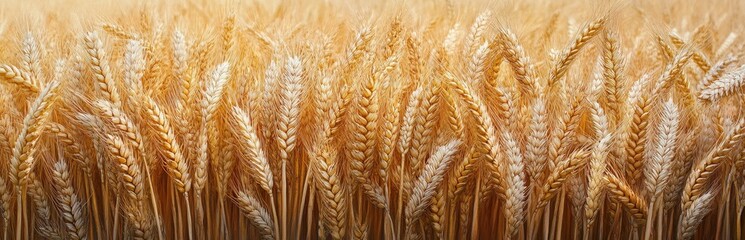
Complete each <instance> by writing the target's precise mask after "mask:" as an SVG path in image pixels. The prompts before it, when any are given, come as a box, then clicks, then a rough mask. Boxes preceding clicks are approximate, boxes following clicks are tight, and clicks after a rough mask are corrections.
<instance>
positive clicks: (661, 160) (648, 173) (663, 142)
mask: <svg viewBox="0 0 745 240" xmlns="http://www.w3.org/2000/svg"><path fill="white" fill-rule="evenodd" d="M677 136H678V107H677V106H676V105H675V103H674V102H673V100H672V99H670V100H668V101H667V102H665V104H664V105H663V106H662V116H661V119H660V121H659V124H658V125H657V138H656V140H655V143H654V148H653V149H652V151H651V154H652V156H651V157H649V160H648V161H647V163H648V164H647V165H646V166H645V168H644V180H645V182H644V184H645V186H646V188H647V189H646V190H647V192H648V193H650V194H651V196H652V198H651V199H652V201H656V200H657V198H658V197H660V195H661V194H662V192H663V191H664V190H665V187H666V186H667V185H668V184H667V183H668V179H669V176H670V164H671V162H672V160H673V156H674V155H675V149H676V148H675V144H676V142H677V138H678V137H677Z"/></svg>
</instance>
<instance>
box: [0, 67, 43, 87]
mask: <svg viewBox="0 0 745 240" xmlns="http://www.w3.org/2000/svg"><path fill="white" fill-rule="evenodd" d="M0 76H2V78H3V79H4V80H5V81H6V82H7V83H10V84H12V85H16V86H18V87H20V88H21V89H24V90H25V91H27V92H29V93H38V92H39V86H38V85H36V84H35V83H34V82H33V80H32V79H33V78H32V77H31V75H29V73H26V72H24V71H22V70H20V69H18V68H17V67H15V66H13V65H7V64H3V65H0Z"/></svg>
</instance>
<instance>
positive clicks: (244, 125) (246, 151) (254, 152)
mask: <svg viewBox="0 0 745 240" xmlns="http://www.w3.org/2000/svg"><path fill="white" fill-rule="evenodd" d="M233 118H234V121H235V125H234V126H236V128H235V132H236V135H237V138H236V140H237V142H238V146H239V152H241V154H243V157H244V158H246V159H247V160H248V163H249V166H250V169H251V170H253V171H252V173H254V175H253V176H255V177H256V181H258V182H259V185H260V186H261V188H262V189H264V191H266V192H267V193H268V194H270V195H271V194H272V191H273V187H274V177H273V174H272V170H271V168H270V167H269V161H268V160H267V157H266V155H265V154H264V150H263V149H262V147H261V142H260V141H259V137H258V136H257V135H256V131H255V130H254V128H253V125H252V124H253V122H252V121H251V117H250V116H249V115H248V114H247V113H246V112H245V111H243V109H240V108H238V107H233Z"/></svg>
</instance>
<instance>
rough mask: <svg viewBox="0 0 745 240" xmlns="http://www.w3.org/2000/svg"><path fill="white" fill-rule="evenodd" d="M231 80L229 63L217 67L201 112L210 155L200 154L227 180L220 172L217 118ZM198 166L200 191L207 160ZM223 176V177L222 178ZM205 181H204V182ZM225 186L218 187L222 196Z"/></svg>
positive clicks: (199, 162)
mask: <svg viewBox="0 0 745 240" xmlns="http://www.w3.org/2000/svg"><path fill="white" fill-rule="evenodd" d="M229 79H230V64H229V63H227V62H224V63H221V64H220V65H217V67H215V70H214V71H213V72H212V74H211V76H210V79H209V82H208V83H207V89H206V90H205V92H204V97H203V98H202V103H201V111H202V122H203V123H202V124H204V125H205V126H206V131H205V130H203V131H205V133H206V134H207V139H206V140H207V141H206V143H207V146H209V147H208V151H207V152H208V153H200V154H207V155H205V157H206V156H209V161H212V162H210V165H211V166H213V167H215V168H216V169H217V172H216V173H217V174H221V175H218V176H217V179H221V180H225V179H223V178H224V173H222V171H220V168H221V166H222V165H220V164H221V162H220V142H221V139H220V134H219V133H220V130H219V122H218V119H217V116H218V115H219V113H220V112H219V111H220V109H222V108H221V107H222V101H223V97H224V95H225V88H226V86H227V84H228V81H229ZM197 165H198V166H197V167H196V170H195V175H197V184H196V185H198V186H199V188H198V189H201V187H202V186H203V184H202V183H203V182H204V181H206V167H207V160H206V159H205V158H200V160H199V161H198V164H197ZM221 176H222V177H221ZM202 180H204V181H202ZM225 187H226V186H224V185H222V184H220V185H218V186H217V190H218V192H220V193H221V195H224V194H225V193H226V192H225Z"/></svg>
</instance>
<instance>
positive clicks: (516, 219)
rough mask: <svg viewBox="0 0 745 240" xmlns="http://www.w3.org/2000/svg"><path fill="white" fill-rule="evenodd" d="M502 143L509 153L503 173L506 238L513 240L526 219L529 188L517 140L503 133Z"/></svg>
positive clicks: (506, 132) (505, 132)
mask: <svg viewBox="0 0 745 240" xmlns="http://www.w3.org/2000/svg"><path fill="white" fill-rule="evenodd" d="M502 143H503V146H504V147H505V152H507V154H506V155H507V156H506V157H507V163H508V164H506V165H504V167H503V169H502V172H504V173H505V179H504V181H503V182H504V183H503V184H504V186H503V188H504V189H505V196H506V197H507V199H506V200H505V205H504V210H505V211H504V217H505V218H506V219H507V231H506V232H505V236H507V238H511V237H512V236H514V235H515V234H517V230H518V229H520V226H521V225H522V223H523V219H524V218H525V204H526V201H527V196H526V194H527V187H526V186H525V185H526V184H525V181H526V179H525V174H524V167H525V163H523V157H522V152H521V151H520V147H519V146H518V144H517V142H516V141H515V139H514V138H513V137H512V135H511V134H510V133H509V131H505V130H503V131H502Z"/></svg>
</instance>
